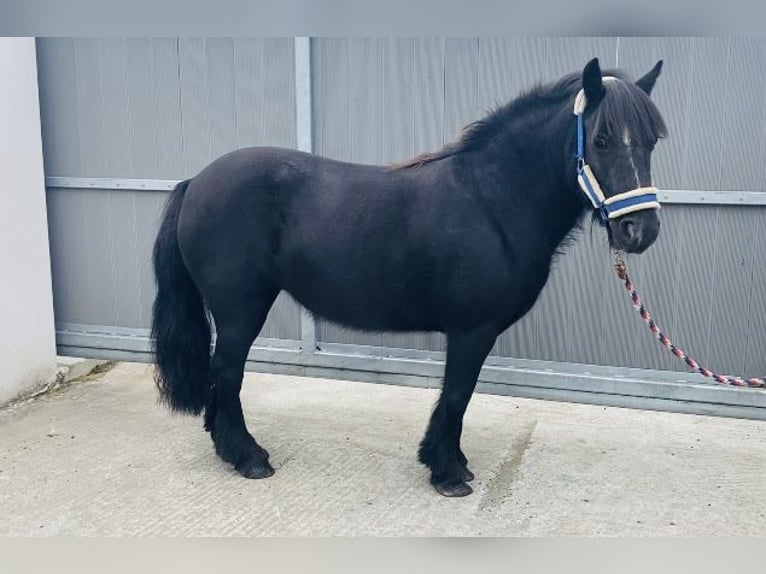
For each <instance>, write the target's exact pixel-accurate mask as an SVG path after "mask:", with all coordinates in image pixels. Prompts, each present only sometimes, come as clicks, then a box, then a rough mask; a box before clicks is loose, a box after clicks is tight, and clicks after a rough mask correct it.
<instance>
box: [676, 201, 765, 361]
mask: <svg viewBox="0 0 766 574" xmlns="http://www.w3.org/2000/svg"><path fill="white" fill-rule="evenodd" d="M757 221H758V211H757V210H753V209H750V208H745V207H722V208H720V213H719V215H718V220H717V222H716V224H717V225H716V244H715V245H716V251H715V258H714V259H713V261H712V264H709V265H710V267H709V273H710V275H709V278H708V281H709V282H710V283H712V296H711V305H710V309H709V311H708V314H707V315H708V319H709V322H710V327H709V331H708V340H707V346H706V348H704V349H703V350H702V352H703V353H704V356H705V357H706V358H707V360H708V361H710V363H711V364H714V365H716V367H717V368H718V369H720V370H721V371H722V372H724V373H734V374H739V373H742V372H743V369H744V368H745V367H746V352H747V345H746V344H743V342H744V341H743V340H742V337H741V335H740V336H737V333H738V332H739V333H742V334H744V335H746V336H748V337H750V336H753V334H752V333H748V319H749V316H750V313H753V312H757V310H756V308H755V307H753V306H752V303H751V296H752V292H753V287H754V286H753V272H754V270H755V269H754V267H753V259H754V253H753V251H754V249H755V248H756V238H758V239H759V240H760V243H763V239H764V237H766V233H764V230H763V229H758V228H757V227H756V224H757ZM687 256H688V257H690V258H691V257H694V254H693V253H688V255H687ZM764 348H766V345H764ZM764 374H766V371H764Z"/></svg>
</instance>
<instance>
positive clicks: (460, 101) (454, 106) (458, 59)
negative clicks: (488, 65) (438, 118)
mask: <svg viewBox="0 0 766 574" xmlns="http://www.w3.org/2000/svg"><path fill="white" fill-rule="evenodd" d="M478 58H479V40H478V39H477V38H447V39H446V41H445V45H444V133H445V136H446V139H447V140H448V141H451V140H454V139H457V138H458V137H459V134H460V131H461V130H462V129H463V127H464V126H465V125H467V124H469V123H471V122H473V121H475V120H477V119H479V117H481V115H482V113H483V110H482V108H481V105H480V104H479V99H478V98H479V94H478V65H477V64H478Z"/></svg>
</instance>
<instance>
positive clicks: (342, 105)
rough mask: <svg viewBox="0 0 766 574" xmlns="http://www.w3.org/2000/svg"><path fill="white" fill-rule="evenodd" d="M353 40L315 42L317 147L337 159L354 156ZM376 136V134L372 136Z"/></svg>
mask: <svg viewBox="0 0 766 574" xmlns="http://www.w3.org/2000/svg"><path fill="white" fill-rule="evenodd" d="M350 58H351V50H349V40H347V39H339V38H317V39H315V40H313V41H312V50H311V61H312V78H313V80H314V96H315V103H314V109H315V110H316V113H315V114H314V126H315V130H316V131H315V133H314V142H315V145H314V149H315V150H316V152H317V153H319V154H321V155H323V156H326V157H331V158H334V159H345V160H347V159H349V158H350V157H351V153H352V148H351V141H352V139H351V133H352V132H351V117H350V116H349V113H348V110H349V104H350V102H349V98H350V94H351V76H350V73H349V66H350V63H349V59H350ZM371 137H375V136H371Z"/></svg>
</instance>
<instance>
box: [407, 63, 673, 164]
mask: <svg viewBox="0 0 766 574" xmlns="http://www.w3.org/2000/svg"><path fill="white" fill-rule="evenodd" d="M604 75H609V76H614V77H616V78H619V79H621V80H623V81H620V82H605V83H604V89H605V93H604V97H603V99H602V100H601V103H600V104H599V106H598V108H597V109H596V111H595V113H594V116H593V117H594V129H593V130H591V132H592V133H591V135H592V134H597V133H599V132H601V131H604V132H606V133H607V134H609V135H621V134H622V133H623V130H624V129H625V128H626V127H627V128H630V131H631V133H632V134H633V136H634V137H636V138H638V139H639V140H640V141H644V142H653V141H655V140H657V139H659V138H662V137H665V136H666V135H667V127H666V126H665V122H664V120H663V119H662V115H661V114H660V111H659V110H658V109H657V106H656V105H655V104H654V102H652V100H651V99H650V98H649V96H648V95H646V93H645V92H644V91H643V90H641V88H639V87H638V86H636V85H635V84H634V83H633V82H632V81H630V80H629V79H628V78H627V76H626V75H625V74H624V73H623V72H621V71H619V70H608V71H605V72H604ZM581 80H582V76H581V74H580V73H573V74H569V75H566V76H564V77H563V78H561V79H560V80H558V81H556V82H553V83H548V84H537V85H536V86H534V87H533V88H531V89H529V90H527V91H526V92H523V93H522V94H521V95H519V96H518V97H517V98H515V99H513V100H511V101H510V102H509V103H507V104H504V105H500V106H497V107H495V108H494V109H492V110H490V111H489V112H488V113H487V115H486V116H484V117H483V118H481V119H480V120H477V121H475V122H472V123H470V124H468V125H467V126H465V127H464V128H463V129H462V131H461V132H460V135H459V137H458V139H457V141H454V142H451V143H448V144H447V145H445V146H444V147H443V148H442V149H440V150H439V151H436V152H426V153H422V154H419V155H417V156H415V157H413V158H411V159H408V160H405V161H403V162H401V163H396V164H393V165H392V167H393V168H394V169H407V168H416V167H421V166H423V165H425V164H427V163H431V162H434V161H438V160H441V159H444V158H447V157H451V156H454V155H457V154H460V153H464V152H468V151H472V150H476V149H479V148H481V147H483V146H484V145H486V144H487V143H488V142H489V141H491V140H492V139H494V138H495V137H496V136H497V135H498V134H500V133H501V132H502V130H504V129H505V127H506V126H507V125H508V124H509V123H510V122H511V121H512V120H514V119H515V118H518V117H519V116H521V115H523V114H526V113H528V112H530V111H534V110H538V109H540V108H544V107H546V106H548V105H561V104H563V102H564V101H566V102H570V103H572V104H573V103H574V97H575V95H576V94H577V92H578V91H579V90H580V88H581V87H582V81H581Z"/></svg>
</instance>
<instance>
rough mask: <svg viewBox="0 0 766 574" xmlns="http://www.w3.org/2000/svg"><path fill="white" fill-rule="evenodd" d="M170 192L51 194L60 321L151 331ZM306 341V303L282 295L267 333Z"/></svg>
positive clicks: (64, 192)
mask: <svg viewBox="0 0 766 574" xmlns="http://www.w3.org/2000/svg"><path fill="white" fill-rule="evenodd" d="M167 195H168V194H167V193H165V192H163V193H159V192H158V193H140V192H132V191H115V190H109V191H97V190H76V189H66V190H55V189H49V190H48V193H47V197H48V204H49V226H50V234H51V260H52V273H53V285H54V307H55V313H56V320H57V322H59V323H61V322H69V323H82V324H90V325H112V326H115V327H129V328H148V327H149V325H150V322H151V307H152V303H153V301H154V295H155V288H154V275H153V272H152V268H151V250H152V246H153V243H154V238H155V237H156V234H157V228H158V226H159V221H160V216H161V212H162V207H163V206H164V203H165V201H166V199H167ZM261 336H263V337H272V338H284V339H299V338H300V308H299V307H298V305H297V304H296V303H295V302H294V301H292V300H291V299H290V298H289V297H288V296H287V295H280V297H279V298H278V299H277V301H276V302H275V304H274V307H273V309H272V311H271V313H270V314H269V318H268V320H267V321H266V324H265V325H264V328H263V331H262V333H261Z"/></svg>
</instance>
